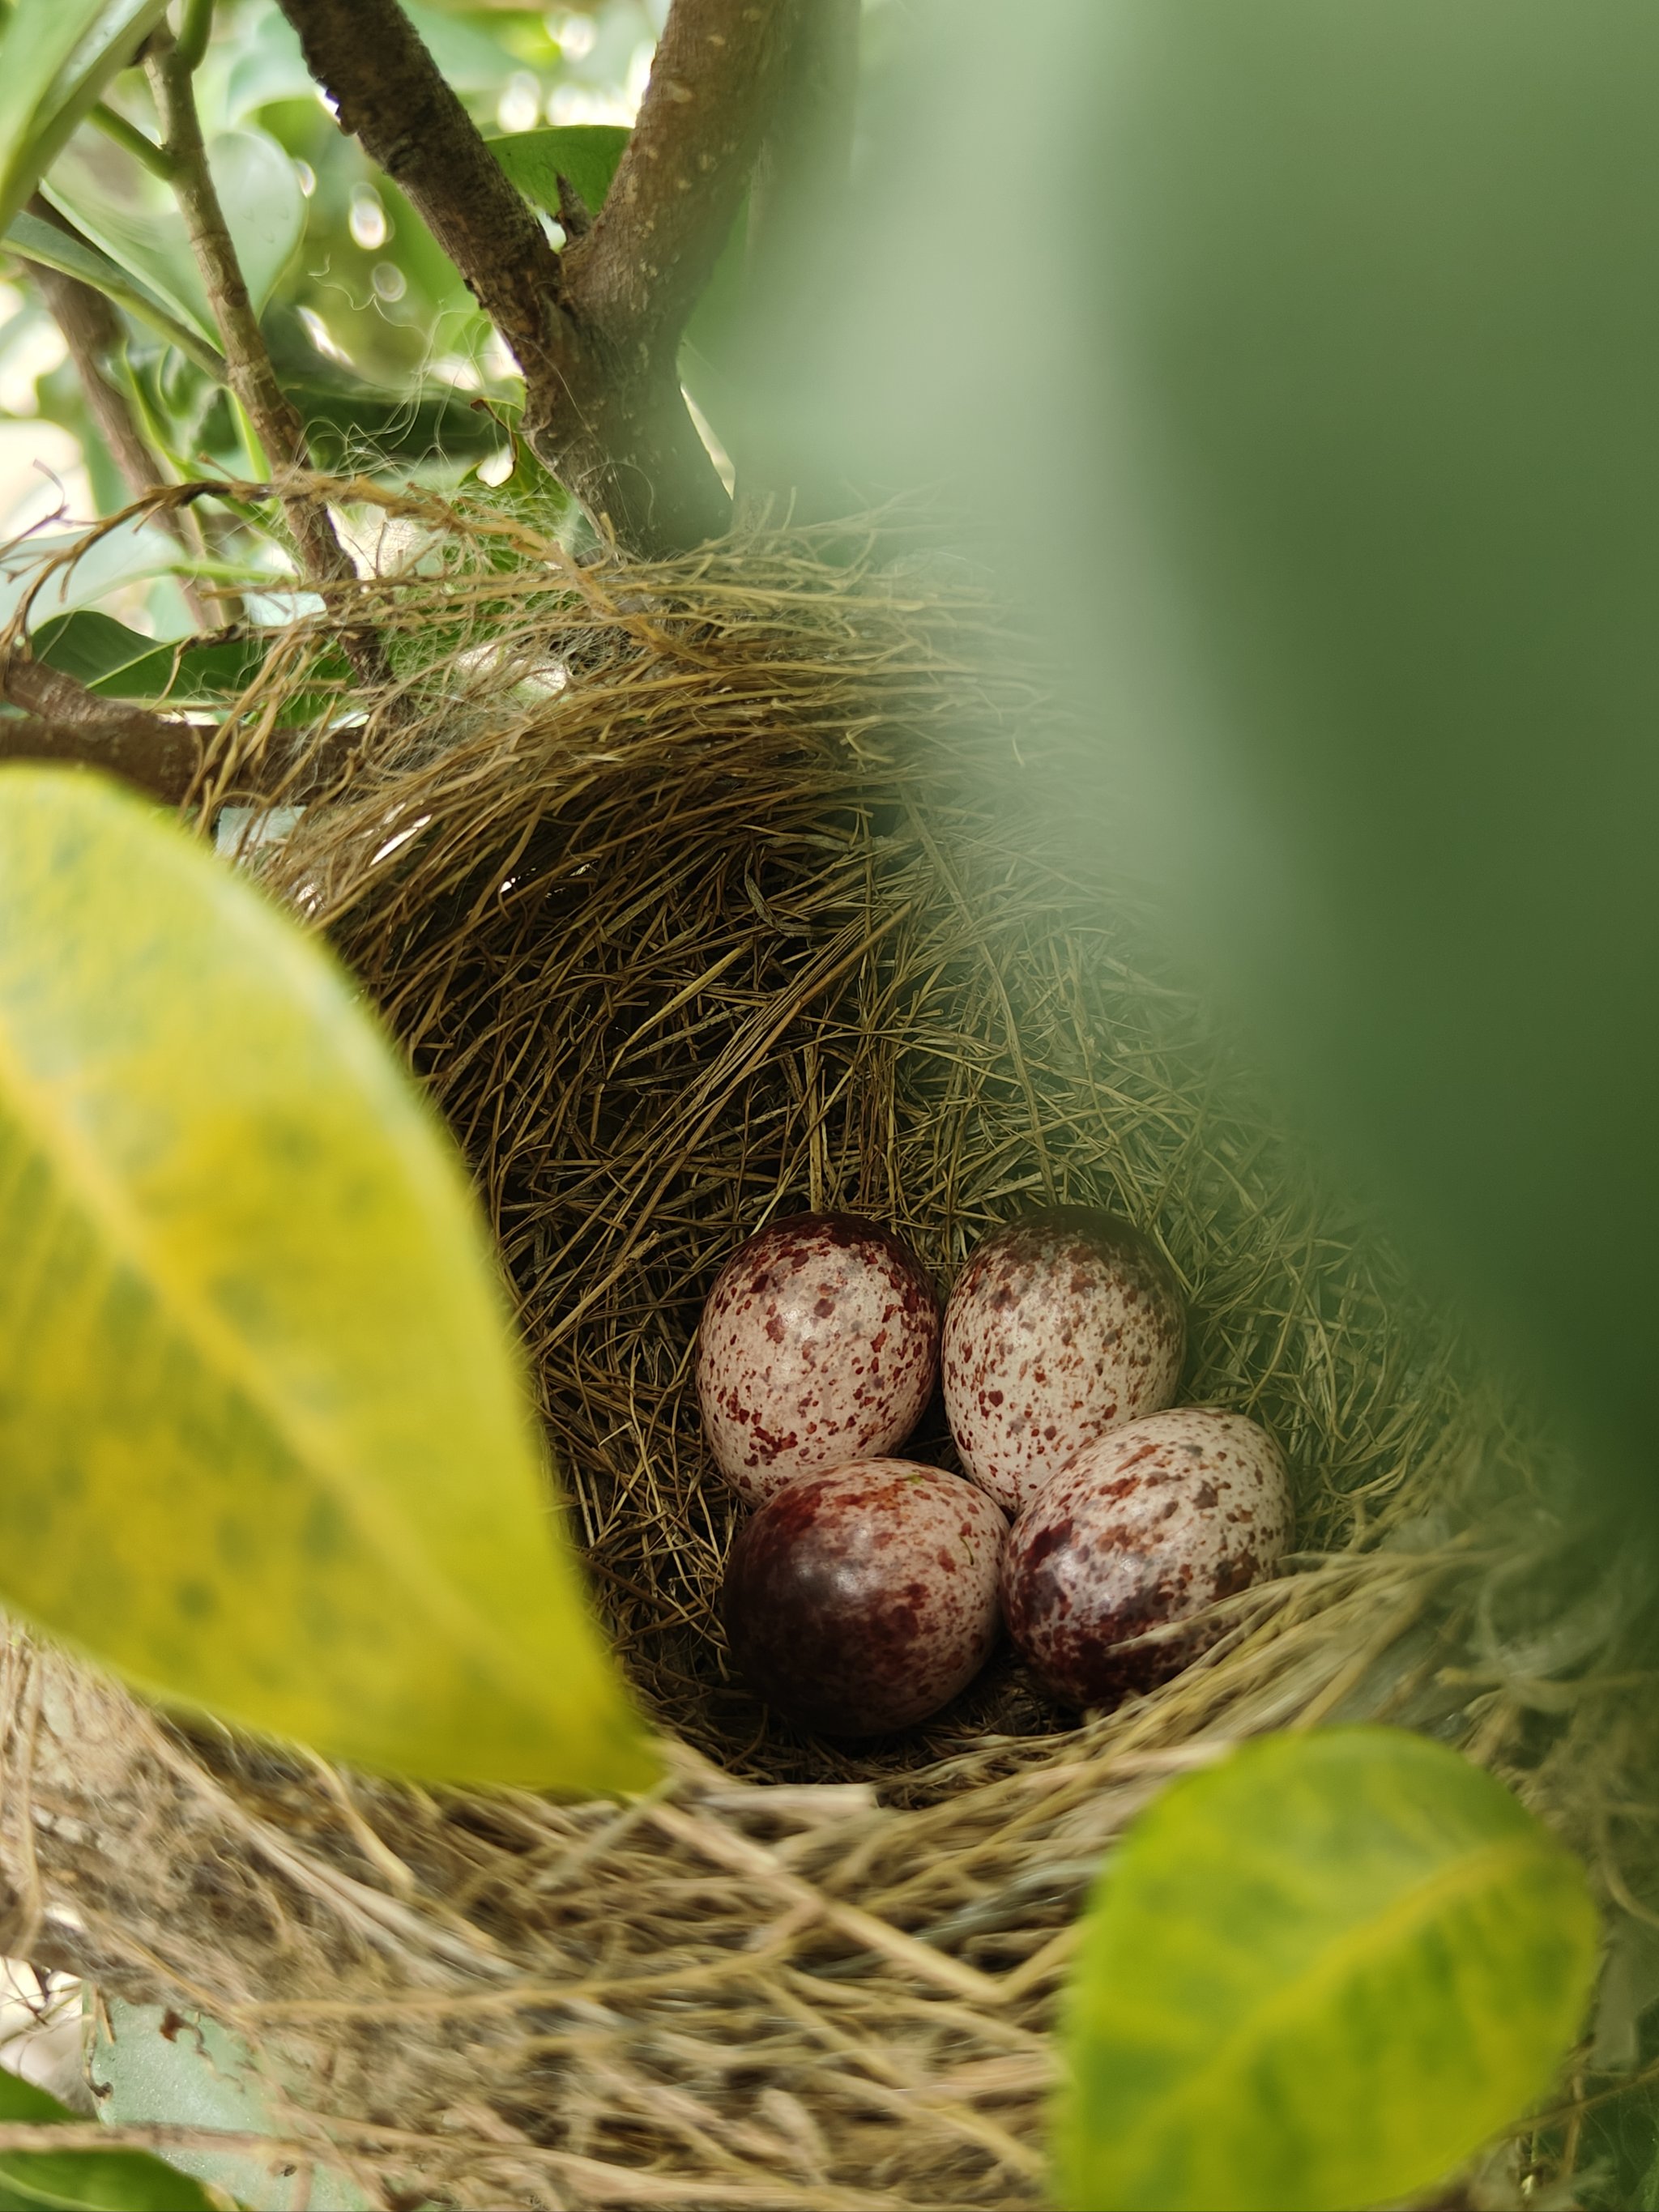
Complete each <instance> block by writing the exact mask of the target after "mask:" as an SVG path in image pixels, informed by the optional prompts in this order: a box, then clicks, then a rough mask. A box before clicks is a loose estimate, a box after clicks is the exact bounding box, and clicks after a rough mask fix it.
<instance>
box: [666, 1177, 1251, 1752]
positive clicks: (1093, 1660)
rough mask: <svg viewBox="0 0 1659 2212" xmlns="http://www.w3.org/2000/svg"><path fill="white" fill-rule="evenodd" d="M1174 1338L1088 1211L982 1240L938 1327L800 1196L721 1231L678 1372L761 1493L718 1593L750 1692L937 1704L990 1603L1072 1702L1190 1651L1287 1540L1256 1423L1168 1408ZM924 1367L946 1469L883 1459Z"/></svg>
mask: <svg viewBox="0 0 1659 2212" xmlns="http://www.w3.org/2000/svg"><path fill="white" fill-rule="evenodd" d="M1186 1340H1187V1323H1186V1314H1185V1310H1184V1309H1183V1307H1182V1300H1181V1294H1180V1290H1179V1287H1178V1285H1177V1284H1176V1280H1175V1278H1174V1275H1173V1274H1172V1273H1171V1272H1170V1267H1169V1264H1168V1262H1167V1261H1165V1260H1164V1256H1163V1255H1162V1254H1161V1253H1160V1252H1159V1251H1158V1249H1157V1247H1156V1246H1155V1245H1154V1244H1153V1243H1152V1242H1151V1240H1150V1239H1149V1238H1147V1237H1144V1236H1142V1235H1141V1233H1140V1232H1139V1230H1137V1229H1135V1228H1133V1226H1132V1225H1130V1224H1129V1223H1128V1222H1127V1221H1121V1220H1119V1219H1118V1218H1116V1217H1115V1215H1112V1214H1109V1213H1103V1212H1096V1211H1093V1210H1092V1209H1090V1208H1086V1207H1082V1206H1054V1207H1050V1208H1049V1209H1048V1211H1046V1212H1041V1213H1034V1214H1030V1215H1028V1216H1026V1217H1025V1218H1023V1219H1020V1220H1018V1221H1015V1222H1012V1223H1011V1224H1010V1225H1008V1226H1007V1227H1006V1228H1004V1229H1001V1230H1000V1231H997V1232H996V1233H995V1234H994V1235H993V1236H991V1237H987V1238H986V1240H985V1241H984V1243H981V1245H980V1246H979V1247H978V1249H976V1250H975V1252H974V1253H973V1254H972V1255H970V1257H969V1260H968V1262H967V1265H966V1266H965V1267H963V1270H962V1273H961V1274H960V1275H959V1276H958V1277H957V1282H956V1285H955V1287H954V1288H953V1289H952V1291H951V1296H950V1299H949V1301H948V1303H947V1304H946V1306H945V1313H944V1316H943V1318H942V1319H941V1316H940V1313H939V1301H938V1298H937V1297H936V1296H935V1293H934V1290H933V1284H932V1282H931V1281H930V1279H928V1277H927V1273H926V1272H925V1271H924V1269H923V1268H922V1267H921V1262H920V1261H918V1260H917V1259H916V1257H915V1255H914V1254H913V1253H911V1252H910V1251H909V1250H908V1249H907V1248H906V1247H905V1246H904V1245H903V1244H902V1243H901V1242H900V1241H899V1239H898V1238H897V1237H894V1236H892V1235H891V1234H890V1232H889V1231H886V1230H884V1229H883V1228H881V1227H879V1226H878V1225H877V1224H876V1223H874V1222H872V1221H866V1220H862V1219H860V1218H858V1217H856V1216H854V1215H851V1214H829V1213H808V1214H796V1215H793V1216H791V1217H788V1218H785V1219H782V1220H779V1221H775V1222H774V1223H772V1224H771V1225H770V1226H769V1227H768V1228H766V1229H763V1230H762V1231H760V1233H759V1235H757V1236H756V1237H750V1239H749V1241H748V1242H747V1243H744V1244H743V1245H741V1246H739V1248H738V1250H737V1251H736V1252H734V1253H733V1254H732V1257H731V1258H730V1259H729V1260H728V1261H726V1266H725V1267H723V1268H722V1269H721V1271H720V1275H719V1277H718V1279H716V1281H715V1284H714V1288H713V1290H712V1291H710V1293H709V1295H708V1303H707V1304H706V1305H705V1307H704V1309H703V1315H702V1328H701V1329H700V1331H699V1333H698V1339H697V1358H696V1379H697V1395H698V1399H699V1401H700V1403H701V1406H702V1418H703V1425H704V1428H705V1430H706V1432H707V1435H708V1444H709V1449H710V1450H711V1452H712V1454H713V1455H714V1463H715V1465H716V1466H717V1467H718V1468H719V1469H720V1473H721V1474H722V1475H723V1476H725V1478H726V1480H727V1481H728V1482H730V1483H731V1484H732V1486H733V1487H734V1488H735V1489H736V1490H737V1491H738V1493H739V1495H740V1496H741V1497H742V1498H744V1500H745V1501H746V1502H747V1503H748V1504H750V1505H751V1506H753V1507H754V1508H755V1509H756V1510H755V1511H754V1512H753V1513H752V1514H751V1515H750V1518H749V1519H748V1520H747V1521H746V1522H744V1525H743V1527H742V1528H740V1530H739V1531H738V1536H737V1540H736V1541H735V1542H734V1544H733V1545H732V1553H731V1557H730V1559H728V1561H727V1563H726V1583H725V1588H724V1591H723V1595H722V1601H721V1603H722V1613H723V1616H724V1620H725V1624H726V1636H727V1638H728V1641H729V1643H730V1645H731V1650H732V1658H733V1660H734V1662H735V1663H736V1665H737V1667H738V1670H739V1671H740V1672H741V1674H743V1675H744V1678H745V1679H746V1680H747V1681H748V1682H749V1684H750V1686H751V1687H752V1688H753V1689H754V1690H755V1691H756V1692H757V1693H758V1694H759V1695H760V1696H761V1697H763V1699H765V1700H766V1701H767V1703H768V1704H769V1705H772V1706H773V1707H775V1709H776V1711H779V1712H780V1713H782V1714H784V1715H785V1716H787V1717H788V1718H789V1719H791V1720H793V1721H795V1722H798V1723H799V1724H800V1725H802V1726H803V1727H805V1728H809V1729H814V1730H816V1731H817V1732H819V1733H821V1734H823V1735H839V1736H862V1735H878V1734H884V1733H886V1732H887V1731H889V1730H891V1729H902V1728H908V1727H911V1726H913V1725H914V1724H915V1723H917V1722H919V1721H923V1720H926V1719H927V1717H929V1716H930V1715H931V1714H933V1713H936V1712H937V1711H939V1709H940V1707H941V1706H943V1705H947V1704H949V1702H950V1700H951V1699H952V1698H954V1697H955V1696H956V1695H957V1692H959V1691H961V1690H963V1689H965V1688H966V1686H968V1684H969V1682H970V1681H971V1680H973V1678H974V1676H975V1674H978V1672H979V1671H980V1669H981V1667H983V1666H984V1664H985V1662H986V1661H987V1659H988V1658H989V1657H990V1656H991V1654H992V1652H993V1651H994V1649H995V1648H996V1644H997V1642H998V1638H999V1632H1000V1626H1001V1624H1002V1623H1004V1622H1005V1621H1006V1625H1007V1628H1008V1631H1009V1633H1010V1635H1011V1636H1012V1639H1013V1642H1014V1644H1015V1646H1016V1648H1017V1649H1018V1651H1019V1653H1020V1655H1021V1656H1022V1657H1023V1658H1024V1660H1025V1661H1026V1662H1027V1664H1028V1665H1029V1667H1030V1669H1031V1672H1032V1673H1033V1674H1034V1675H1035V1676H1036V1679H1037V1680H1038V1682H1039V1683H1040V1684H1041V1685H1042V1687H1043V1688H1044V1689H1045V1690H1047V1692H1048V1693H1049V1694H1050V1695H1051V1696H1052V1697H1054V1699H1057V1700H1058V1701H1059V1702H1060V1704H1062V1705H1068V1706H1087V1705H1109V1704H1111V1703H1113V1702H1115V1700H1116V1699H1119V1698H1121V1696H1123V1695H1124V1694H1125V1693H1126V1692H1128V1691H1131V1690H1139V1689H1147V1688H1150V1687H1151V1686H1152V1685H1153V1684H1154V1683H1156V1682H1158V1681H1161V1680H1164V1678H1165V1677H1167V1676H1168V1675H1170V1674H1173V1673H1175V1672H1176V1670H1177V1669H1178V1668H1181V1667H1183V1666H1185V1665H1186V1664H1187V1663H1188V1661H1190V1660H1191V1659H1193V1658H1194V1657H1195V1656H1197V1655H1198V1653H1199V1652H1200V1651H1201V1650H1203V1649H1204V1648H1205V1645H1206V1643H1208V1642H1209V1641H1210V1640H1211V1638H1212V1632H1207V1633H1206V1629H1205V1627H1204V1626H1203V1625H1202V1624H1201V1623H1200V1622H1199V1621H1197V1620H1196V1618H1195V1617H1196V1616H1198V1615H1200V1614H1201V1613H1203V1612H1204V1610H1205V1609H1206V1607H1208V1606H1210V1605H1212V1603H1213V1602H1214V1601H1216V1600H1217V1599H1218V1598H1222V1597H1225V1596H1229V1595H1231V1594H1232V1593H1233V1592H1235V1591H1237V1590H1241V1589H1245V1588H1247V1587H1248V1586H1249V1584H1250V1583H1253V1582H1255V1581H1257V1580H1258V1579H1259V1578H1260V1577H1261V1576H1263V1575H1265V1574H1266V1573H1267V1572H1268V1571H1270V1570H1271V1569H1272V1568H1273V1566H1274V1565H1276V1564H1277V1562H1278V1561H1279V1559H1281V1558H1282V1557H1283V1555H1284V1553H1285V1550H1286V1549H1287V1548H1288V1546H1289V1543H1290V1537H1291V1495H1290V1484H1289V1481H1288V1479H1287V1477H1286V1474H1285V1462H1284V1459H1283V1457H1282V1455H1280V1452H1279V1447H1278V1445H1277V1444H1276V1443H1274V1442H1273V1438H1272V1437H1270V1436H1269V1435H1268V1434H1267V1431H1266V1430H1265V1429H1263V1428H1261V1427H1260V1426H1258V1425H1257V1424H1256V1423H1255V1422H1254V1421H1251V1420H1248V1419H1245V1418H1244V1417H1243V1415H1242V1414H1238V1413H1227V1412H1225V1411H1224V1410H1223V1409H1222V1408H1221V1407H1216V1406H1180V1407H1177V1406H1176V1404H1175V1403H1174V1401H1175V1397H1176V1391H1177V1389H1178V1388H1179V1385H1180V1381H1181V1370H1182V1361H1183V1359H1184V1358H1185V1355H1186ZM939 1383H942V1385H943V1396H944V1403H945V1419H946V1420H947V1421H948V1423H949V1425H950V1430H951V1438H952V1440H953V1442H954V1443H955V1445H956V1448H957V1455H958V1457H959V1459H960V1461H961V1462H962V1466H963V1469H964V1470H965V1473H964V1474H951V1473H949V1472H947V1471H946V1470H945V1469H944V1468H937V1467H928V1466H924V1465H921V1464H920V1463H918V1462H915V1461H911V1460H907V1459H904V1458H901V1457H895V1456H893V1454H894V1453H895V1452H896V1451H897V1450H898V1449H900V1448H901V1447H902V1445H903V1444H904V1443H905V1442H906V1441H907V1439H908V1437H910V1436H911V1435H912V1433H913V1432H914V1431H915V1428H916V1425H917V1424H918V1422H919V1421H920V1420H921V1418H922V1415H923V1414H924V1413H926V1411H927V1407H928V1406H929V1404H930V1402H931V1401H932V1400H933V1393H934V1389H935V1386H936V1384H939Z"/></svg>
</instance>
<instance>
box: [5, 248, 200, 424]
mask: <svg viewBox="0 0 1659 2212" xmlns="http://www.w3.org/2000/svg"><path fill="white" fill-rule="evenodd" d="M5 242H6V244H7V245H8V246H10V248H11V249H12V251H13V252H14V253H19V254H21V256H22V257H23V258H24V260H26V261H38V262H40V264H42V265H43V266H44V267H46V268H47V269H61V270H63V272H64V275H65V276H78V277H79V278H80V280H81V282H82V283H83V284H90V285H91V286H92V287H93V289H94V290H95V291H99V292H101V293H103V294H104V295H105V297H106V299H111V300H113V301H115V303H116V305H117V306H118V307H125V308H127V309H128V310H130V312H131V313H133V314H135V315H137V316H138V317H139V318H140V319H141V320H142V321H143V322H146V323H148V324H149V325H150V327H151V329H152V330H154V331H158V332H159V333H160V334H161V337H164V338H166V339H167V342H168V343H169V344H170V345H175V346H177V347H178V349H179V351H180V353H182V354H185V355H186V356H188V357H189V358H190V359H191V361H193V362H195V363H196V365H197V368H200V369H203V370H204V371H205V373H206V374H208V375H209V376H210V377H212V378H213V379H214V380H215V381H216V382H217V383H222V382H223V381H224V379H225V363H224V356H222V354H221V353H220V352H218V350H217V349H216V348H215V347H213V346H211V345H210V344H209V343H207V342H206V340H205V339H204V337H202V336H201V334H200V332H199V331H197V330H196V329H194V328H193V327H192V326H191V325H190V324H188V323H184V322H180V320H179V318H178V316H177V315H175V314H174V313H173V311H172V310H171V308H169V307H167V306H166V305H165V303H164V302H163V301H161V300H159V299H157V297H156V296H155V293H154V292H152V291H151V290H150V289H149V286H148V285H147V284H145V283H143V282H142V281H141V279H139V278H138V277H137V276H133V275H132V274H131V271H130V270H125V269H123V268H122V267H121V265H120V264H119V263H118V262H116V261H112V260H111V259H110V258H109V256H108V255H107V254H106V253H100V252H99V251H98V249H97V248H96V247H95V246H88V245H86V244H84V243H83V242H82V240H80V239H78V238H71V237H70V234H69V233H68V232H67V231H64V230H60V229H59V228H58V225H57V224H56V223H55V222H43V221H42V219H41V218H40V216H36V215H30V214H28V213H27V212H25V213H24V214H22V215H18V216H13V217H12V219H11V222H10V223H9V226H8V227H7V229H6V232H5Z"/></svg>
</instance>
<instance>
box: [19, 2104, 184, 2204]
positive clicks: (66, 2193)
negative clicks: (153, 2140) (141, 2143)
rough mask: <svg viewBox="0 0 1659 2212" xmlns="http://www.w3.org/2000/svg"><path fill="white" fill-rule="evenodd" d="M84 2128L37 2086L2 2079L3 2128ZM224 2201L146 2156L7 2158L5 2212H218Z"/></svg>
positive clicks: (65, 2153)
mask: <svg viewBox="0 0 1659 2212" xmlns="http://www.w3.org/2000/svg"><path fill="white" fill-rule="evenodd" d="M7 2121H13V2122H17V2121H21V2122H23V2123H24V2124H27V2125H28V2126H31V2127H40V2126H43V2125H50V2124H52V2123H63V2122H69V2123H70V2124H79V2123H80V2121H81V2115H80V2114H79V2113H78V2112H70V2109H69V2107H68V2106H66V2105H60V2104H59V2103H58V2100H57V2098H56V2097H49V2096H48V2095H47V2094H46V2091H45V2090H44V2089H37V2088H36V2087H34V2085H33V2082H29V2081H20V2080H19V2079H18V2077H17V2075H15V2074H9V2073H6V2072H3V2071H0V2124H4V2123H5V2122H7ZM214 2203H216V2199H215V2198H213V2197H209V2196H208V2194H207V2192H206V2191H204V2189H203V2188H202V2186H201V2185H200V2184H199V2183H198V2182H196V2181H193V2180H191V2178H190V2176H189V2175H188V2174H184V2173H180V2172H179V2170H178V2168H177V2167H176V2166H167V2165H164V2164H163V2163H162V2161H161V2160H160V2159H159V2158H152V2157H151V2156H150V2155H149V2153H148V2152H147V2151H140V2150H113V2149H112V2150H103V2149H96V2150H57V2151H52V2150H39V2151H16V2150H14V2151H4V2150H0V2212H47V2208H50V2212H212V2208H213V2205H214Z"/></svg>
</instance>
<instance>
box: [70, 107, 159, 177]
mask: <svg viewBox="0 0 1659 2212" xmlns="http://www.w3.org/2000/svg"><path fill="white" fill-rule="evenodd" d="M87 119H88V122H91V123H95V124H96V125H98V128H99V129H100V131H102V132H103V134H104V136H105V137H106V138H112V139H113V140H114V141H115V143H116V144H117V145H118V146H125V148H126V149H127V151H128V153H129V154H133V155H137V158H138V160H139V161H142V162H143V165H144V167H146V168H147V169H148V170H149V173H150V174H151V175H152V176H155V177H160V178H161V179H162V181H163V182H164V183H166V184H169V185H170V184H171V183H172V182H173V163H172V161H170V160H169V159H168V157H167V151H166V149H165V148H163V147H161V146H158V145H157V144H156V143H155V140H154V139H153V138H149V137H146V136H145V135H144V133H143V131H141V130H140V129H139V128H138V125H137V124H136V123H129V122H128V120H127V118H126V117H125V115H121V114H118V113H117V112H116V110H115V109H114V108H112V107H110V106H106V104H105V102H104V101H103V100H100V101H99V103H98V105H97V106H96V107H94V109H93V111H92V113H91V114H90V116H88V118H87Z"/></svg>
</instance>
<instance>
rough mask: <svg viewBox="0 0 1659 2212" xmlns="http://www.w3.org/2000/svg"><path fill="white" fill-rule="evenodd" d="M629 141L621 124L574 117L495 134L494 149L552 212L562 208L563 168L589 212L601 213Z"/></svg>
mask: <svg viewBox="0 0 1659 2212" xmlns="http://www.w3.org/2000/svg"><path fill="white" fill-rule="evenodd" d="M627 143H628V133H627V131H625V130H624V129H623V126H622V125H620V124H617V123H571V124H567V125H563V126H562V128H557V129H552V130H547V131H515V132H513V133H512V134H511V135H510V136H508V137H504V138H492V139H491V140H490V142H489V150H490V152H491V153H492V154H493V155H495V159H496V160H497V161H499V162H500V163H501V167H502V168H504V169H505V170H506V171H507V175H508V176H509V177H511V178H512V179H513V183H514V184H515V185H517V186H518V188H519V190H520V191H521V192H522V193H523V194H524V196H525V197H526V199H527V200H529V201H531V202H532V204H534V205H535V206H537V207H538V208H543V209H545V210H546V211H547V213H548V214H549V215H550V216H556V215H557V214H558V212H559V178H560V176H561V175H564V176H567V177H568V178H569V179H570V181H571V183H572V184H573V185H574V186H575V188H576V190H577V191H579V192H580V194H581V197H582V199H583V201H584V202H585V203H586V208H587V211H588V213H589V214H590V215H597V214H598V213H599V210H600V209H601V208H602V207H603V206H604V204H605V194H606V193H607V192H608V191H610V189H611V179H612V178H613V177H614V176H615V175H616V173H617V163H618V162H619V161H621V160H622V157H623V147H624V146H626V145H627Z"/></svg>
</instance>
